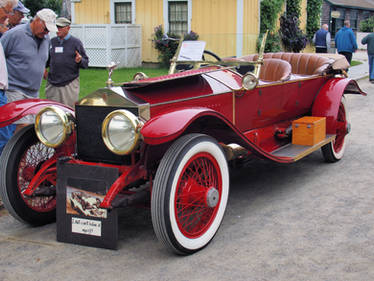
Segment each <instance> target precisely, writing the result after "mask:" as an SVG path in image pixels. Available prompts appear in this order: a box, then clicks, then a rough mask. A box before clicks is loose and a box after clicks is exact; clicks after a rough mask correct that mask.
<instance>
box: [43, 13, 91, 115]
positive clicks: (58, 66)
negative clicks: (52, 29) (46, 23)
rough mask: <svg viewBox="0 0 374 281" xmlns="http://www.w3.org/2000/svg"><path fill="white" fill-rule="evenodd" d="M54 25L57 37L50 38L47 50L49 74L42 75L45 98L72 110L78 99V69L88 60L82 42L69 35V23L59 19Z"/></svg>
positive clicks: (64, 19) (86, 65)
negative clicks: (44, 79) (49, 47)
mask: <svg viewBox="0 0 374 281" xmlns="http://www.w3.org/2000/svg"><path fill="white" fill-rule="evenodd" d="M56 25H57V28H58V31H57V37H54V38H52V40H51V49H50V50H49V72H47V71H46V73H45V75H44V77H45V78H46V77H47V85H46V87H45V96H46V98H47V99H50V100H54V101H58V102H61V103H64V104H66V105H68V106H70V107H72V108H74V104H75V103H76V102H77V101H78V97H79V69H80V68H87V67H88V60H89V59H88V57H87V55H86V51H85V50H84V48H83V44H82V42H81V41H80V40H79V39H78V38H76V37H74V36H72V35H71V34H70V33H69V31H70V21H69V20H68V19H66V18H63V17H61V18H58V19H57V20H56ZM47 65H48V64H47Z"/></svg>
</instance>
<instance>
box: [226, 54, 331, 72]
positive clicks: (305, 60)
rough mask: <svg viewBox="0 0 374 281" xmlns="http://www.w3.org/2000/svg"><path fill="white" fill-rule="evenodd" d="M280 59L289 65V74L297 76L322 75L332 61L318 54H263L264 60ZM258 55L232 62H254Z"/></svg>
mask: <svg viewBox="0 0 374 281" xmlns="http://www.w3.org/2000/svg"><path fill="white" fill-rule="evenodd" d="M271 58H273V59H281V60H284V61H287V62H289V63H290V64H291V72H292V73H293V74H299V75H314V74H322V73H323V72H324V71H325V70H326V69H327V67H328V66H329V65H331V64H332V63H333V62H334V60H333V59H331V58H328V57H324V56H320V55H318V54H310V53H283V52H280V53H265V54H264V59H271ZM257 59H258V55H257V54H254V55H247V56H243V57H240V58H235V59H232V60H236V61H255V60H257Z"/></svg>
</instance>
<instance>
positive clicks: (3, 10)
mask: <svg viewBox="0 0 374 281" xmlns="http://www.w3.org/2000/svg"><path fill="white" fill-rule="evenodd" d="M17 4H18V0H0V37H1V35H2V34H3V33H4V32H5V31H7V30H8V23H9V17H10V16H11V15H12V14H13V8H15V7H16V6H17Z"/></svg>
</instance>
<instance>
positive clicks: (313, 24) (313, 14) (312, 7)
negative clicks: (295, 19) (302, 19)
mask: <svg viewBox="0 0 374 281" xmlns="http://www.w3.org/2000/svg"><path fill="white" fill-rule="evenodd" d="M321 8H322V0H308V3H307V7H306V12H307V19H306V34H307V37H308V39H309V41H312V39H313V36H314V33H316V31H317V30H318V29H319V28H320V26H319V25H320V17H321Z"/></svg>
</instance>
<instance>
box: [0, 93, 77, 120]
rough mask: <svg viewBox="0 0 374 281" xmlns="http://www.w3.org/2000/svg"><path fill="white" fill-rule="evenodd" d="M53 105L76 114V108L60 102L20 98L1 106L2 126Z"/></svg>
mask: <svg viewBox="0 0 374 281" xmlns="http://www.w3.org/2000/svg"><path fill="white" fill-rule="evenodd" d="M51 105H53V106H57V107H59V108H61V109H63V110H64V111H67V112H70V113H72V114H73V115H74V110H73V109H72V108H71V107H69V106H67V105H64V104H62V103H59V102H55V101H50V100H45V99H26V100H19V101H15V102H11V103H7V104H5V105H3V106H1V107H0V127H5V126H7V125H9V124H12V123H13V122H14V121H17V120H18V119H20V118H22V117H23V116H26V115H29V114H37V113H38V112H39V111H40V110H41V109H42V108H44V107H46V106H51Z"/></svg>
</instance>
